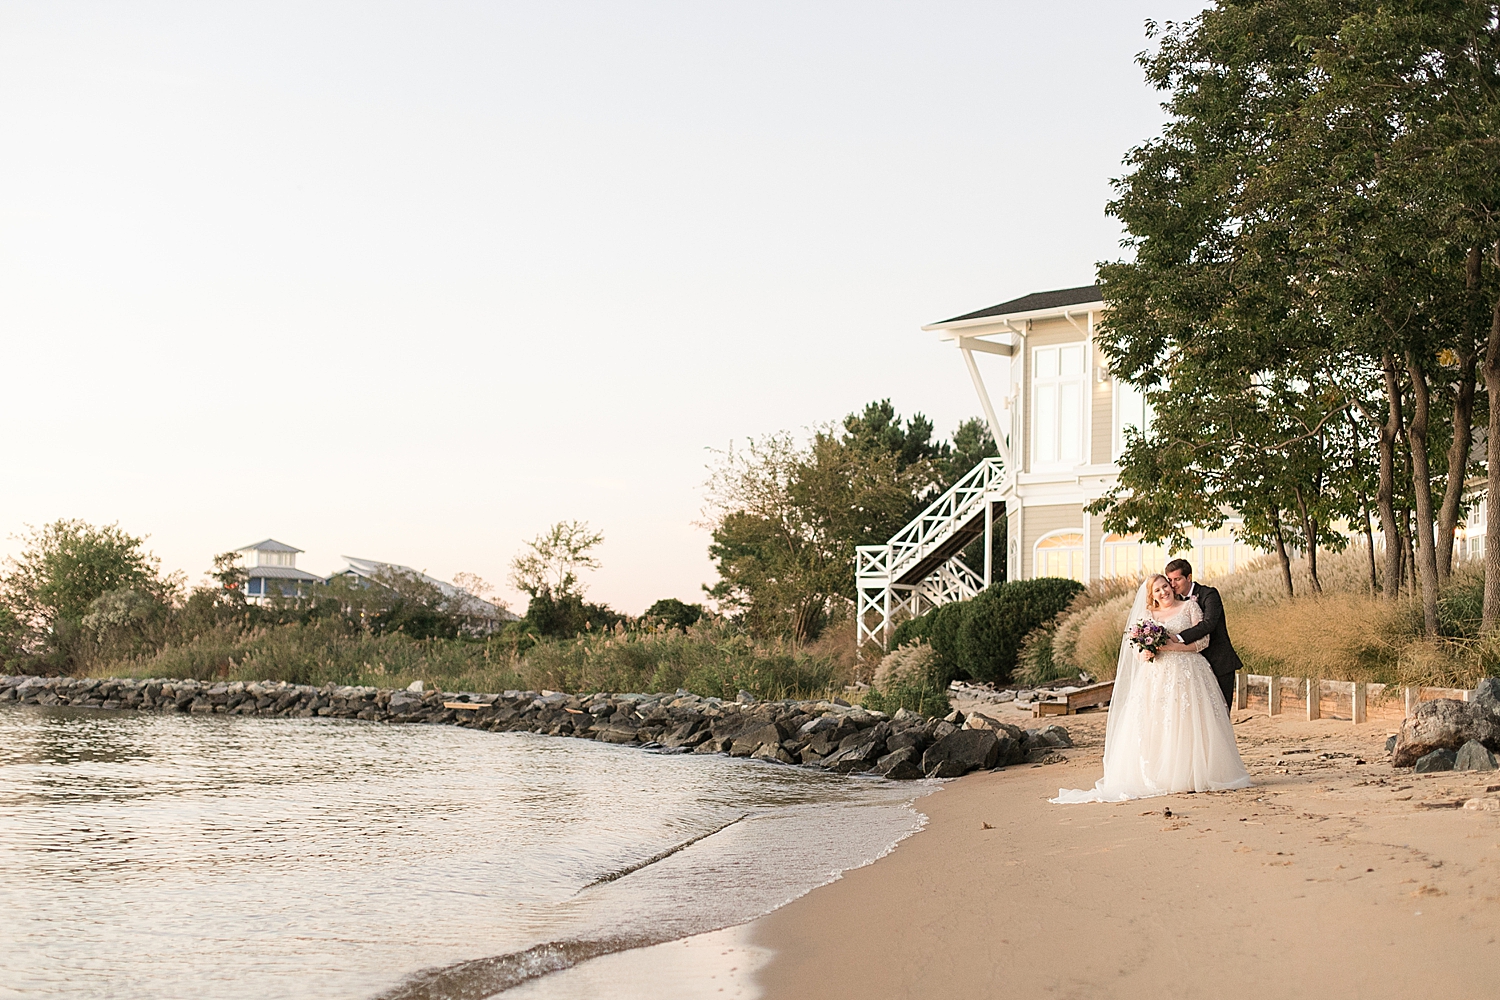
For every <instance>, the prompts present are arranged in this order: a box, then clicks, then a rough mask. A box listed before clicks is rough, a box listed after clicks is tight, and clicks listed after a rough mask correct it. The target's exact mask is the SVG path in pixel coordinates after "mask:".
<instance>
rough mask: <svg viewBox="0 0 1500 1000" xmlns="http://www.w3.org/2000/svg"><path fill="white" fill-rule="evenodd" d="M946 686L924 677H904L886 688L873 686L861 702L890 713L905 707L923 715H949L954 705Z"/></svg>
mask: <svg viewBox="0 0 1500 1000" xmlns="http://www.w3.org/2000/svg"><path fill="white" fill-rule="evenodd" d="M946 688H947V686H946V685H943V686H939V685H937V684H936V683H934V682H933V681H930V680H927V679H923V678H912V679H904V678H903V679H901V680H897V681H893V682H892V683H891V684H889V685H887V686H886V687H884V688H873V687H872V688H871V689H870V690H869V691H867V692H866V693H865V697H864V700H863V701H862V702H861V704H862V705H863V706H864V707H865V708H869V709H873V710H875V711H877V712H886V713H888V714H895V713H896V712H898V711H900V710H901V709H903V708H904V709H907V710H908V711H912V712H919V713H921V714H922V715H928V716H939V717H941V716H944V715H947V714H948V712H949V711H950V709H951V707H952V706H950V705H949V703H948V692H947V690H946Z"/></svg>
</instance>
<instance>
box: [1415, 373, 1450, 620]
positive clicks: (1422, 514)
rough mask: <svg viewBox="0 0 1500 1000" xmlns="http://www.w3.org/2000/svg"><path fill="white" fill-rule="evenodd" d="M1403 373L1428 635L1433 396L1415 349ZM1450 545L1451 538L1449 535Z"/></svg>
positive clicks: (1433, 567) (1433, 592)
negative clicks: (1408, 392)
mask: <svg viewBox="0 0 1500 1000" xmlns="http://www.w3.org/2000/svg"><path fill="white" fill-rule="evenodd" d="M1406 375H1407V378H1408V379H1409V380H1410V381H1411V403H1412V406H1411V423H1410V424H1408V425H1407V427H1406V439H1407V442H1408V445H1409V447H1410V449H1411V485H1412V492H1413V494H1415V498H1416V508H1417V524H1416V532H1415V538H1414V539H1413V541H1415V542H1416V546H1417V551H1416V553H1415V555H1416V565H1415V567H1413V568H1414V569H1415V570H1416V574H1415V575H1416V577H1417V579H1418V581H1419V582H1420V584H1421V593H1422V626H1423V627H1424V628H1425V629H1426V630H1427V635H1428V636H1429V637H1432V636H1436V635H1437V631H1438V618H1437V604H1438V558H1437V541H1436V538H1435V536H1434V535H1433V533H1432V522H1433V516H1432V474H1431V472H1430V470H1429V469H1428V466H1427V418H1428V415H1429V413H1430V411H1431V408H1432V400H1431V399H1430V398H1429V396H1428V394H1427V372H1426V370H1424V369H1423V367H1422V359H1421V358H1419V357H1417V353H1416V352H1415V351H1407V352H1406ZM1449 549H1450V551H1451V549H1452V539H1451V538H1450V539H1449Z"/></svg>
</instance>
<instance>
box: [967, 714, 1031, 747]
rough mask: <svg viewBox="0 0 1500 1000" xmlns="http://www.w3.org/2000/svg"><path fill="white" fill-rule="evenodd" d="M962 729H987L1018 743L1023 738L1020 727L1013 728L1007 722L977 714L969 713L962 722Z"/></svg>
mask: <svg viewBox="0 0 1500 1000" xmlns="http://www.w3.org/2000/svg"><path fill="white" fill-rule="evenodd" d="M963 728H965V729H988V730H989V731H990V732H992V733H994V734H995V735H996V736H1009V737H1010V738H1011V739H1013V740H1016V741H1018V742H1019V741H1020V740H1022V739H1024V738H1025V736H1024V734H1023V733H1022V731H1021V727H1020V726H1013V725H1011V724H1010V723H1009V722H1001V721H1000V720H999V719H995V718H992V717H990V716H988V715H982V714H980V713H979V712H971V713H970V714H969V717H968V718H967V719H965V720H964V725H963Z"/></svg>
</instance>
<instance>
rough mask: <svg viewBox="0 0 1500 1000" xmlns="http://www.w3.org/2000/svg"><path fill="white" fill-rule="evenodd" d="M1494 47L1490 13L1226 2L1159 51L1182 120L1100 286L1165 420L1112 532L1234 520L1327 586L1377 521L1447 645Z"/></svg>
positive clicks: (1113, 511) (1456, 7)
mask: <svg viewBox="0 0 1500 1000" xmlns="http://www.w3.org/2000/svg"><path fill="white" fill-rule="evenodd" d="M1153 30H1154V29H1153ZM1496 40H1497V20H1496V8H1495V5H1493V4H1478V3H1470V2H1461V0H1443V2H1421V3H1406V4H1399V5H1390V4H1382V3H1376V2H1366V0H1221V2H1220V3H1218V4H1216V5H1215V6H1214V7H1213V8H1210V9H1209V10H1207V11H1205V12H1203V13H1202V14H1201V15H1199V16H1198V17H1197V18H1195V19H1193V20H1192V21H1190V22H1186V23H1184V24H1180V25H1174V26H1170V28H1169V30H1167V31H1166V32H1165V33H1163V34H1161V35H1160V45H1159V47H1158V49H1157V51H1156V52H1155V53H1152V54H1149V55H1147V56H1144V57H1143V65H1144V66H1145V68H1146V70H1147V76H1148V79H1150V80H1151V81H1152V82H1153V83H1154V84H1155V85H1156V86H1157V87H1159V88H1160V89H1162V90H1163V91H1165V92H1167V94H1168V99H1167V102H1166V105H1165V106H1166V108H1167V110H1168V112H1169V116H1170V117H1169V121H1168V124H1167V126H1166V127H1165V128H1164V130H1163V132H1162V134H1161V135H1160V136H1159V137H1157V138H1154V139H1152V140H1150V141H1148V142H1146V143H1144V144H1142V145H1141V146H1140V147H1138V148H1136V149H1135V150H1132V152H1131V153H1130V155H1129V157H1128V158H1127V168H1128V170H1129V172H1128V173H1127V175H1126V176H1125V177H1124V178H1123V179H1122V180H1121V181H1119V182H1118V184H1117V188H1118V196H1117V198H1116V199H1115V200H1114V201H1113V202H1112V203H1111V205H1110V211H1111V212H1112V213H1113V214H1115V215H1116V216H1118V217H1119V218H1120V219H1121V220H1122V221H1123V222H1124V223H1125V226H1126V228H1127V230H1128V232H1129V234H1130V235H1129V237H1128V239H1127V246H1128V248H1129V249H1130V250H1131V251H1132V252H1133V254H1132V257H1131V258H1129V259H1127V260H1122V261H1118V262H1114V263H1111V264H1106V265H1102V266H1101V269H1100V275H1101V279H1102V281H1103V283H1104V287H1105V298H1106V300H1107V301H1108V302H1109V303H1110V306H1111V311H1110V313H1109V314H1108V317H1107V319H1106V321H1105V325H1104V329H1103V331H1102V332H1101V338H1100V339H1101V345H1102V346H1103V349H1104V350H1105V352H1106V353H1107V354H1108V355H1109V356H1110V358H1111V361H1112V364H1113V366H1114V367H1115V369H1116V372H1117V374H1119V375H1120V376H1121V377H1123V378H1125V379H1126V380H1127V381H1131V382H1134V383H1136V384H1137V385H1141V386H1143V387H1146V388H1147V389H1148V390H1151V391H1152V398H1153V401H1154V402H1155V403H1156V404H1157V407H1158V413H1159V414H1161V419H1159V421H1158V425H1157V428H1156V429H1155V431H1154V432H1153V433H1152V434H1151V435H1148V436H1145V437H1141V438H1139V439H1137V440H1136V441H1135V443H1134V444H1133V446H1132V448H1131V451H1130V453H1128V454H1127V456H1126V457H1125V459H1124V462H1123V464H1124V466H1125V476H1124V477H1123V478H1122V484H1121V489H1120V490H1118V491H1116V493H1115V494H1114V495H1113V496H1111V497H1109V498H1107V500H1106V502H1105V503H1104V504H1102V505H1101V506H1103V507H1105V508H1107V509H1108V514H1107V523H1108V524H1110V525H1111V526H1113V527H1115V528H1116V529H1120V528H1127V527H1134V528H1136V529H1139V530H1143V531H1144V532H1145V533H1147V534H1148V535H1156V536H1166V535H1171V534H1173V533H1178V534H1180V532H1181V529H1182V528H1183V527H1184V526H1186V525H1189V524H1204V525H1206V524H1211V523H1214V522H1216V521H1220V520H1222V517H1223V512H1224V509H1225V506H1226V505H1232V506H1233V507H1235V508H1236V509H1238V510H1239V511H1240V512H1241V513H1243V514H1244V515H1245V517H1246V525H1247V529H1248V531H1249V533H1250V534H1252V535H1258V536H1259V538H1257V539H1252V540H1261V541H1265V540H1269V539H1270V538H1271V537H1272V536H1274V539H1275V541H1276V543H1277V544H1278V545H1279V546H1281V547H1282V549H1283V550H1284V548H1285V545H1286V544H1287V543H1288V542H1291V543H1292V544H1295V545H1296V546H1297V547H1299V548H1301V549H1303V551H1305V552H1306V553H1307V555H1308V558H1309V568H1310V569H1311V570H1312V571H1313V572H1312V581H1313V586H1314V587H1315V588H1316V586H1317V576H1316V553H1317V550H1318V547H1319V545H1320V543H1321V544H1324V545H1327V544H1330V543H1332V544H1335V545H1336V544H1338V543H1339V541H1340V540H1341V539H1342V537H1343V536H1342V535H1341V534H1335V533H1332V532H1330V531H1329V530H1328V528H1329V526H1330V524H1331V523H1332V522H1334V521H1343V522H1345V523H1352V524H1359V523H1362V522H1363V523H1368V521H1369V519H1370V515H1371V510H1370V508H1371V506H1373V507H1374V508H1375V513H1376V514H1377V515H1378V518H1379V522H1380V525H1381V530H1382V533H1383V535H1384V537H1385V539H1386V561H1385V574H1384V575H1385V579H1384V585H1385V590H1386V592H1387V594H1388V595H1390V596H1393V597H1394V596H1395V594H1396V593H1397V591H1398V589H1399V588H1400V586H1401V584H1402V579H1403V577H1404V576H1405V571H1406V570H1407V569H1410V570H1412V571H1413V572H1412V578H1413V582H1414V584H1416V589H1417V591H1418V592H1419V593H1420V595H1421V597H1422V603H1423V608H1424V613H1425V617H1426V619H1427V624H1428V628H1429V630H1435V628H1436V601H1437V592H1438V586H1439V583H1440V581H1441V579H1442V577H1443V576H1445V575H1446V574H1447V572H1448V571H1449V569H1450V567H1451V554H1452V546H1453V532H1454V528H1455V527H1456V524H1457V522H1458V519H1459V517H1460V515H1461V513H1462V509H1463V506H1464V484H1465V479H1466V476H1467V474H1468V473H1469V471H1470V461H1469V460H1470V442H1471V440H1472V419H1473V414H1474V412H1475V407H1476V405H1477V403H1478V402H1479V399H1480V397H1479V395H1478V393H1477V391H1476V367H1477V366H1478V359H1479V356H1480V354H1481V353H1482V351H1481V346H1482V345H1483V336H1482V334H1483V325H1482V323H1481V317H1482V316H1484V315H1485V314H1486V313H1488V314H1489V315H1491V316H1493V317H1497V318H1500V311H1497V310H1500V299H1497V297H1496V295H1495V285H1496V281H1495V275H1494V273H1493V269H1492V268H1490V267H1487V266H1486V265H1485V259H1484V258H1485V253H1486V252H1489V248H1493V247H1494V246H1495V245H1496V241H1497V238H1500V230H1497V229H1496V225H1497V223H1500V213H1496V212H1495V211H1494V210H1493V209H1494V207H1495V206H1496V205H1500V201H1497V200H1496V198H1495V189H1496V185H1497V183H1500V181H1497V178H1500V161H1497V158H1496V150H1495V144H1494V139H1493V136H1494V135H1495V134H1496V132H1495V125H1496V124H1497V122H1496V119H1495V116H1494V110H1495V95H1496V88H1495V82H1496V80H1497V76H1496V72H1495V69H1496V66H1497V59H1496V54H1497V46H1496ZM1492 327H1493V329H1494V330H1495V335H1496V336H1500V319H1497V320H1496V322H1495V323H1493V324H1492ZM1496 356H1497V369H1496V371H1497V379H1500V347H1497V349H1496ZM1492 399H1493V397H1492ZM1491 412H1492V414H1494V413H1495V412H1496V411H1495V410H1493V409H1492V410H1491ZM1371 470H1374V474H1373V480H1374V484H1375V488H1374V491H1373V494H1374V495H1373V496H1371V490H1370V484H1371V481H1372V474H1371ZM1494 470H1495V464H1494V463H1492V464H1491V474H1492V475H1493V474H1494ZM1193 482H1203V483H1205V484H1206V485H1207V486H1208V487H1209V488H1208V489H1206V490H1205V491H1204V492H1203V494H1202V495H1192V494H1191V484H1192V483H1193ZM1153 491H1157V492H1160V493H1163V494H1164V495H1166V496H1172V495H1174V494H1175V495H1176V496H1177V497H1178V500H1179V502H1176V503H1169V502H1167V501H1166V500H1156V499H1154V498H1153V497H1152V496H1151V495H1150V494H1151V493H1152V492H1153ZM1288 529H1290V530H1288ZM1490 541H1491V544H1492V545H1495V544H1500V538H1496V537H1494V536H1492V537H1491V540H1490ZM1496 575H1500V574H1491V576H1492V577H1494V576H1496ZM1285 576H1286V580H1287V584H1288V587H1290V582H1291V576H1290V573H1286V574H1285ZM1487 617H1489V613H1488V612H1487Z"/></svg>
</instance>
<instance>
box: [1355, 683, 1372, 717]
mask: <svg viewBox="0 0 1500 1000" xmlns="http://www.w3.org/2000/svg"><path fill="white" fill-rule="evenodd" d="M1351 687H1352V688H1353V689H1354V690H1353V702H1354V711H1353V712H1352V713H1351V714H1352V715H1353V716H1354V724H1355V725H1359V724H1360V723H1361V722H1369V721H1370V711H1369V692H1368V691H1366V690H1365V684H1364V682H1363V681H1355V682H1354V683H1353V684H1352V685H1351Z"/></svg>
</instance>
